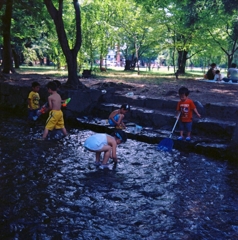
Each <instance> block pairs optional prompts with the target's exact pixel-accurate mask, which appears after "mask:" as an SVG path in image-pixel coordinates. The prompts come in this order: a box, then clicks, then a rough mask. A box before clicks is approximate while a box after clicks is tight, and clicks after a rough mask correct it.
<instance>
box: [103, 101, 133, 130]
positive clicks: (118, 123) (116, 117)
mask: <svg viewBox="0 0 238 240" xmlns="http://www.w3.org/2000/svg"><path fill="white" fill-rule="evenodd" d="M129 110H130V106H129V105H128V104H122V105H121V107H120V109H117V110H114V111H113V112H112V113H111V114H110V115H109V117H108V123H109V125H111V126H113V127H116V128H118V129H125V128H126V125H125V124H124V122H123V119H124V117H125V114H126V113H127V112H128V111H129Z"/></svg>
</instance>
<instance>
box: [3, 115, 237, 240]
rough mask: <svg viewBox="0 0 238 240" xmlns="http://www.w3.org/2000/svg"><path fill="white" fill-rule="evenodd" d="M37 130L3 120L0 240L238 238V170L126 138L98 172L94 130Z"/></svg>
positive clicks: (40, 128)
mask: <svg viewBox="0 0 238 240" xmlns="http://www.w3.org/2000/svg"><path fill="white" fill-rule="evenodd" d="M42 130H43V126H39V127H38V128H34V129H32V131H29V129H28V128H27V127H26V126H25V124H24V121H23V120H21V119H12V118H3V117H2V121H1V127H0V146H1V148H0V183H1V200H0V207H1V211H0V212H1V223H0V230H1V231H0V237H1V239H67V240H68V239H117V240H118V239H135V240H138V239H145V240H157V239H176V240H177V239H216V240H217V239H238V217H237V216H238V214H237V213H238V205H237V197H238V187H237V176H238V175H237V173H238V168H237V166H232V165H231V164H230V163H228V162H226V161H223V162H220V161H216V160H212V159H207V158H205V157H203V156H200V155H195V154H189V155H186V156H185V155H183V154H181V153H180V152H178V151H173V152H172V154H169V153H167V152H166V153H165V152H158V151H156V146H155V145H151V144H147V143H141V142H136V141H132V140H128V142H127V143H126V144H124V145H123V144H122V145H120V146H119V147H118V156H119V159H120V163H119V164H118V165H117V168H116V169H112V165H111V170H110V171H107V170H99V169H97V168H96V167H95V166H94V165H93V162H94V160H95V159H94V158H95V154H94V153H92V152H89V151H86V150H85V149H84V148H83V143H84V140H85V139H86V138H87V137H88V136H89V135H91V134H92V132H91V131H80V130H79V129H70V130H69V132H70V134H71V136H70V138H66V139H63V140H59V141H55V140H53V141H45V142H40V143H39V142H37V141H35V140H34V138H37V137H39V136H40V135H41V133H42Z"/></svg>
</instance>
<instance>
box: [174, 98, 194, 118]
mask: <svg viewBox="0 0 238 240" xmlns="http://www.w3.org/2000/svg"><path fill="white" fill-rule="evenodd" d="M195 108H196V106H195V104H194V102H193V101H192V100H191V99H186V100H185V101H184V102H182V101H179V102H178V105H177V111H181V115H180V120H181V121H182V122H192V120H193V110H194V109H195Z"/></svg>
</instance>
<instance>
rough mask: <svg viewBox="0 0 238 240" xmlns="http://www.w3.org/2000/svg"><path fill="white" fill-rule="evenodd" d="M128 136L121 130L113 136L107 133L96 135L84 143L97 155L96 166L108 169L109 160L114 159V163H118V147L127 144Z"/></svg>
mask: <svg viewBox="0 0 238 240" xmlns="http://www.w3.org/2000/svg"><path fill="white" fill-rule="evenodd" d="M126 140H127V134H126V133H125V132H123V131H122V130H120V129H117V130H116V131H115V132H113V133H112V136H110V135H108V134H105V133H96V134H94V135H92V136H90V137H88V138H87V139H86V141H85V143H84V147H85V148H86V149H87V150H89V151H91V152H95V153H96V162H95V165H96V166H99V168H101V169H105V168H108V164H107V162H108V160H109V158H112V159H113V161H114V163H117V162H118V160H117V154H116V149H117V145H119V144H121V143H125V142H126ZM102 152H104V156H103V161H102V164H101V163H100V156H101V153H102Z"/></svg>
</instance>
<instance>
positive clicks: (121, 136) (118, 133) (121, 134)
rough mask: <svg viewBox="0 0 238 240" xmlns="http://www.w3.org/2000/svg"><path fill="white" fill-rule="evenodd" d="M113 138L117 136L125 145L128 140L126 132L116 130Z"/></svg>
mask: <svg viewBox="0 0 238 240" xmlns="http://www.w3.org/2000/svg"><path fill="white" fill-rule="evenodd" d="M112 136H115V137H116V138H118V139H120V140H121V142H122V143H125V142H126V140H127V134H126V132H124V131H122V130H120V129H116V130H115V131H114V132H113V133H112Z"/></svg>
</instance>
